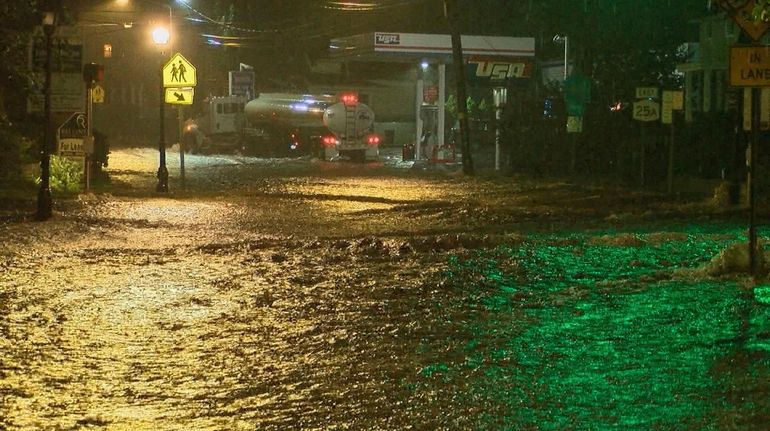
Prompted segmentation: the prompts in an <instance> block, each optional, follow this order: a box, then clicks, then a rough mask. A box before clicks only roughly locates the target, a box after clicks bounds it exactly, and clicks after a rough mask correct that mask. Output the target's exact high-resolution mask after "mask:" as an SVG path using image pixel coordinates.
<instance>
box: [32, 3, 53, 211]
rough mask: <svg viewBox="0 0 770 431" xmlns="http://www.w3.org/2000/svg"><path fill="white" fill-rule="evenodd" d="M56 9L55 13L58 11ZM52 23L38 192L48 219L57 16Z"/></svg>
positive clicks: (47, 33) (48, 36) (48, 28)
mask: <svg viewBox="0 0 770 431" xmlns="http://www.w3.org/2000/svg"><path fill="white" fill-rule="evenodd" d="M57 12H58V10H57V11H55V12H54V13H57ZM53 20H54V22H53V23H52V24H51V25H44V26H43V30H44V31H45V83H44V84H43V112H44V114H45V127H44V129H43V142H42V145H41V146H40V190H39V191H38V194H37V213H36V218H37V219H38V220H48V219H49V218H51V215H52V214H53V209H52V207H53V201H52V199H51V187H50V184H51V183H50V178H51V147H53V145H51V141H52V140H53V139H52V138H53V133H52V132H53V130H52V127H51V51H52V49H53V32H54V30H55V29H56V17H55V16H54V19H53Z"/></svg>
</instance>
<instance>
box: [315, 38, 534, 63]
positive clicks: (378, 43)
mask: <svg viewBox="0 0 770 431" xmlns="http://www.w3.org/2000/svg"><path fill="white" fill-rule="evenodd" d="M462 46H463V55H465V56H486V57H498V58H499V57H509V58H510V57H515V58H522V57H534V56H535V38H532V37H506V36H466V35H463V36H462ZM329 52H330V55H331V57H332V58H341V57H348V58H351V57H353V58H357V59H359V60H363V61H397V62H413V61H415V59H416V58H425V57H430V58H434V59H439V58H440V59H441V60H442V61H443V62H444V63H451V59H452V38H451V36H450V35H448V34H421V33H386V32H374V33H364V34H358V35H354V36H348V37H342V38H336V39H332V40H331V43H330V44H329Z"/></svg>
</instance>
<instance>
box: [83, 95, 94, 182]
mask: <svg viewBox="0 0 770 431" xmlns="http://www.w3.org/2000/svg"><path fill="white" fill-rule="evenodd" d="M91 90H93V83H88V84H87V85H86V139H88V141H89V144H90V148H89V149H90V150H91V153H89V152H88V151H86V153H85V170H86V193H88V192H90V191H91V155H92V154H93V151H94V133H93V130H94V129H93V127H94V126H93V115H94V97H93V92H92V91H91Z"/></svg>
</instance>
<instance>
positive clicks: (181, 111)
mask: <svg viewBox="0 0 770 431" xmlns="http://www.w3.org/2000/svg"><path fill="white" fill-rule="evenodd" d="M178 117H179V178H180V179H181V180H182V189H184V188H185V182H184V151H185V146H184V107H183V106H182V105H179V115H178Z"/></svg>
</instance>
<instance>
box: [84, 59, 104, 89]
mask: <svg viewBox="0 0 770 431" xmlns="http://www.w3.org/2000/svg"><path fill="white" fill-rule="evenodd" d="M102 80H104V66H103V65H101V64H96V63H88V64H84V65H83V81H85V83H86V86H87V87H88V88H93V86H94V84H96V83H97V82H102Z"/></svg>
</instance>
